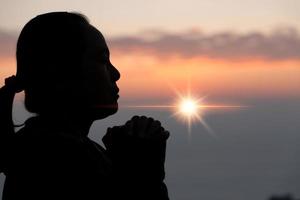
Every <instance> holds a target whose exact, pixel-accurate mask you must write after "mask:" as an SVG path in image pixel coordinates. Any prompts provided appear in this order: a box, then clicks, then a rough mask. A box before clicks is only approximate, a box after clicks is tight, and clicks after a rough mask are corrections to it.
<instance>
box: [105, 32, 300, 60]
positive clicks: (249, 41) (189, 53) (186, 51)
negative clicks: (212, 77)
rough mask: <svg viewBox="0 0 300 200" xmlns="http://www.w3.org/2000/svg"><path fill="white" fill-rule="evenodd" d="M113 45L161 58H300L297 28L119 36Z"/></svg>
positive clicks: (111, 43) (120, 48)
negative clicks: (270, 30)
mask: <svg viewBox="0 0 300 200" xmlns="http://www.w3.org/2000/svg"><path fill="white" fill-rule="evenodd" d="M109 44H110V46H111V47H113V48H116V49H119V50H121V51H124V52H125V53H126V52H130V51H134V50H136V49H138V50H141V49H142V50H147V51H149V52H153V53H155V55H159V56H161V55H163V56H168V55H172V54H177V55H181V56H182V57H196V56H207V57H211V58H221V59H240V58H261V59H270V60H285V59H300V34H299V33H298V31H296V30H295V29H287V30H284V31H273V32H272V33H271V34H268V35H267V34H263V33H259V32H252V33H247V34H237V33H232V32H222V33H216V34H208V35H205V34H203V33H201V32H197V31H194V32H193V33H182V34H169V33H163V32H156V35H155V39H151V40H149V39H145V38H143V36H141V37H139V36H131V37H118V38H111V39H110V40H109Z"/></svg>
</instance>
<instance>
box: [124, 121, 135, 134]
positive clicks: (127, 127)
mask: <svg viewBox="0 0 300 200" xmlns="http://www.w3.org/2000/svg"><path fill="white" fill-rule="evenodd" d="M124 128H125V132H126V133H127V134H128V135H130V136H133V121H131V120H130V121H127V122H126V124H125V126H124Z"/></svg>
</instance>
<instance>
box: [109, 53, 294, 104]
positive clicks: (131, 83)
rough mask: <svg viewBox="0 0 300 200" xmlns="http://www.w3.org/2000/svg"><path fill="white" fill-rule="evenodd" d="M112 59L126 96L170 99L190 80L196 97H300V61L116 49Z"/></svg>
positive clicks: (122, 93) (184, 88) (184, 89)
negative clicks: (162, 54) (162, 55)
mask: <svg viewBox="0 0 300 200" xmlns="http://www.w3.org/2000/svg"><path fill="white" fill-rule="evenodd" d="M112 62H113V64H114V65H115V66H116V67H117V68H118V69H119V70H120V71H121V74H122V75H123V76H122V77H121V79H120V81H119V85H120V87H121V89H122V92H121V95H123V97H126V98H128V97H129V96H132V95H133V96H134V97H135V98H142V99H143V98H149V97H150V98H151V97H154V98H156V97H158V98H162V97H163V98H164V97H166V98H167V97H168V96H170V95H174V91H173V89H172V88H175V89H178V90H180V91H186V88H187V84H188V82H189V81H188V80H190V85H191V89H192V91H194V92H195V95H196V96H202V95H212V96H225V97H226V96H228V97H246V98H247V97H258V98H259V97H262V98H263V97H271V98H273V97H274V98H276V97H282V96H284V97H291V98H293V97H297V98H298V97H300V92H299V91H300V90H299V87H300V61H299V60H284V61H270V60H269V61H268V60H259V59H243V60H231V61H228V60H221V59H211V58H204V57H194V58H182V57H180V56H173V57H168V58H158V57H156V56H153V55H151V54H147V53H142V52H141V51H140V52H132V53H126V54H125V53H122V52H117V51H113V52H112Z"/></svg>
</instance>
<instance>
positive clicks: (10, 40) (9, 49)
mask: <svg viewBox="0 0 300 200" xmlns="http://www.w3.org/2000/svg"><path fill="white" fill-rule="evenodd" d="M16 43H17V35H16V34H14V33H9V32H6V31H3V30H0V58H6V57H12V56H15V54H16V52H15V51H16Z"/></svg>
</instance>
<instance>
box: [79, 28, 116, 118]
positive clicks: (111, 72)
mask: <svg viewBox="0 0 300 200" xmlns="http://www.w3.org/2000/svg"><path fill="white" fill-rule="evenodd" d="M86 45H87V47H86V50H85V52H84V53H83V60H82V65H83V66H82V68H84V70H83V77H84V78H83V80H84V84H83V88H82V90H83V91H84V93H86V94H85V95H86V96H85V97H87V98H90V101H89V102H90V103H91V105H90V106H91V110H92V112H93V113H94V114H95V115H96V116H98V117H100V118H103V116H106V115H110V114H114V113H115V112H116V111H117V109H118V103H117V100H118V98H119V94H118V93H119V88H118V86H117V84H116V81H117V80H119V78H120V73H119V71H118V70H117V69H116V68H115V66H113V65H112V63H111V62H110V52H109V49H108V47H107V44H106V42H105V39H104V37H103V36H102V34H101V33H100V32H99V31H98V30H97V29H96V28H94V27H93V26H90V27H88V28H87V30H86ZM103 112H104V113H103ZM101 115H102V116H101ZM96 116H95V117H96Z"/></svg>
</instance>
